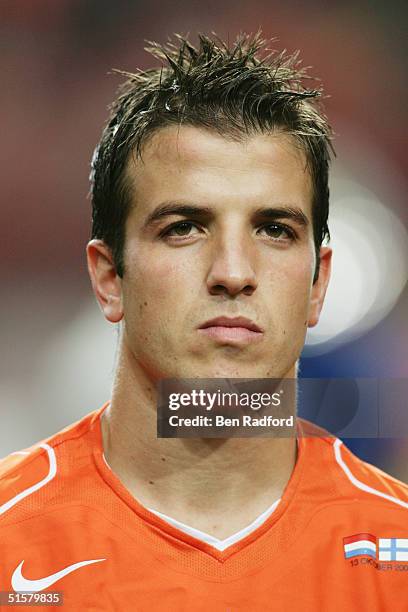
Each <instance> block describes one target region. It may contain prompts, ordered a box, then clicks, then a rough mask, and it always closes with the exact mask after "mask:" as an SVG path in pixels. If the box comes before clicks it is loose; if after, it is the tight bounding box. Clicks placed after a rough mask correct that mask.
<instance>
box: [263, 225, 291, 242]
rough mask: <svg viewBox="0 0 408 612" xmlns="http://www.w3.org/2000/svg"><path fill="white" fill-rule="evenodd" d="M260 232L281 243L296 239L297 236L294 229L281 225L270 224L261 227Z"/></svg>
mask: <svg viewBox="0 0 408 612" xmlns="http://www.w3.org/2000/svg"><path fill="white" fill-rule="evenodd" d="M259 231H265V233H266V235H267V237H268V238H271V239H272V240H276V241H279V242H283V241H287V240H295V239H296V234H295V232H294V231H293V230H292V228H290V227H288V226H287V225H282V224H281V223H269V224H268V225H264V226H263V227H261V228H260V230H259Z"/></svg>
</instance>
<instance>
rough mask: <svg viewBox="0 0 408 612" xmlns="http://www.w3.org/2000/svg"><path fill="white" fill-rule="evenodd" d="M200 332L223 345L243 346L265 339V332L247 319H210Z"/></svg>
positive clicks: (201, 327) (200, 328)
mask: <svg viewBox="0 0 408 612" xmlns="http://www.w3.org/2000/svg"><path fill="white" fill-rule="evenodd" d="M198 331H199V332H200V333H201V334H202V335H205V336H207V337H209V338H211V339H212V340H215V341H217V342H220V343H221V344H233V345H234V344H238V345H243V344H248V343H250V342H259V341H260V340H262V338H263V330H262V329H261V328H260V327H259V326H258V325H257V324H256V323H254V321H251V320H250V319H247V318H246V317H234V318H230V317H217V318H215V319H210V320H209V321H206V322H205V323H204V324H203V325H201V326H200V327H199V330H198Z"/></svg>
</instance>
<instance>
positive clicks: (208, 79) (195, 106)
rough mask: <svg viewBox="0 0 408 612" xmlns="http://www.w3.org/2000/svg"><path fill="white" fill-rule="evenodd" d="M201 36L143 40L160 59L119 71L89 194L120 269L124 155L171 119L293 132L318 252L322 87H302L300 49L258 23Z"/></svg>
mask: <svg viewBox="0 0 408 612" xmlns="http://www.w3.org/2000/svg"><path fill="white" fill-rule="evenodd" d="M198 40H199V44H198V46H197V48H196V47H194V46H193V45H192V44H191V42H190V41H189V40H188V39H187V38H186V37H183V36H180V35H178V34H176V35H175V38H174V42H172V41H171V39H170V40H169V41H168V42H167V43H165V44H163V45H160V44H158V43H155V42H150V41H147V42H148V46H147V47H145V49H146V51H148V52H150V53H151V54H152V55H153V56H154V57H155V58H158V59H160V60H161V62H162V64H163V65H162V66H161V67H158V68H152V69H149V70H145V71H142V70H138V71H137V72H136V73H129V72H123V71H117V72H119V73H121V74H123V75H124V76H125V77H126V78H127V80H126V81H125V82H124V83H123V85H121V87H120V89H119V92H118V97H117V99H116V100H115V101H114V102H113V104H112V105H111V107H110V117H109V120H108V123H107V125H106V126H105V128H104V130H103V133H102V138H101V140H100V143H99V145H98V146H97V148H96V149H95V153H94V157H93V160H92V172H91V184H92V185H91V194H92V238H100V239H102V240H104V242H105V243H106V244H107V245H108V246H109V247H110V248H111V250H112V254H113V258H114V262H115V265H116V270H117V273H118V274H119V275H120V276H123V274H124V261H123V250H124V242H125V223H126V218H127V215H128V213H129V209H130V205H131V193H130V186H129V184H128V182H127V179H126V165H127V162H128V159H129V156H130V155H131V154H132V153H134V154H136V156H141V155H142V148H143V144H144V143H145V141H146V138H147V136H149V135H151V134H152V133H153V132H154V131H156V130H158V129H159V128H161V127H164V126H167V125H171V124H177V125H181V124H183V125H191V126H197V127H205V128H208V129H211V130H214V131H216V132H217V133H219V134H221V135H222V136H224V137H226V138H232V139H243V138H245V137H246V136H248V135H252V134H255V133H259V132H261V133H265V132H272V131H273V130H275V129H280V130H283V131H285V132H286V133H288V134H290V135H292V136H293V137H294V138H295V139H296V141H297V142H298V143H299V145H300V146H301V147H302V149H303V150H304V152H305V154H306V159H307V163H308V167H309V170H310V173H311V177H312V182H313V192H314V196H313V230H314V241H315V246H316V253H317V256H318V253H319V247H320V245H321V243H322V241H323V240H324V238H325V237H327V238H329V230H328V225H327V219H328V210H329V190H328V169H329V162H330V150H332V146H331V129H330V126H329V125H328V122H327V119H326V117H325V115H324V114H323V112H322V110H321V109H320V107H319V105H318V103H317V98H318V97H319V96H320V95H321V93H322V90H321V89H320V88H315V89H307V88H306V87H305V85H304V82H305V80H306V79H308V78H309V76H308V74H307V71H306V70H305V69H304V68H302V67H301V65H300V62H299V60H298V53H295V54H293V55H288V54H287V53H286V52H285V51H283V52H277V51H273V50H271V49H269V48H268V47H267V46H266V44H267V43H266V41H265V40H263V38H262V36H261V32H258V33H256V34H255V35H248V34H240V35H239V36H238V37H237V39H236V40H235V42H234V43H232V44H231V45H228V44H226V43H225V42H223V41H222V40H220V39H219V38H218V37H217V36H216V35H215V34H214V35H213V37H212V38H210V37H208V36H206V35H204V34H200V35H199V37H198ZM317 259H318V257H317ZM317 272H318V264H317V266H316V273H317ZM316 277H317V274H315V278H316Z"/></svg>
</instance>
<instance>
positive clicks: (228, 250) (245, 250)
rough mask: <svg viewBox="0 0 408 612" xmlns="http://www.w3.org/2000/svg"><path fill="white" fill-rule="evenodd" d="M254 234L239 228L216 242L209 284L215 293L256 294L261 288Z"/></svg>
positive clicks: (211, 292)
mask: <svg viewBox="0 0 408 612" xmlns="http://www.w3.org/2000/svg"><path fill="white" fill-rule="evenodd" d="M252 247H253V245H251V244H250V238H249V237H244V236H241V237H240V236H238V235H237V233H236V232H231V233H229V235H228V236H224V237H223V239H222V240H221V241H218V242H217V243H215V244H214V247H213V255H212V262H211V267H210V270H209V273H208V276H207V287H208V291H209V293H210V294H211V295H227V296H230V297H233V296H236V295H238V294H240V293H242V294H244V295H252V293H253V292H254V291H255V289H256V288H257V278H256V274H255V269H254V263H255V262H254V258H255V253H254V252H253V248H252Z"/></svg>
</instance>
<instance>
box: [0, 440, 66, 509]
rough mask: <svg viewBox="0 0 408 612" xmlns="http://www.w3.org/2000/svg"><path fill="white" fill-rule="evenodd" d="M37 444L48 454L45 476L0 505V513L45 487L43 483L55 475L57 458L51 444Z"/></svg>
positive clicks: (46, 482)
mask: <svg viewBox="0 0 408 612" xmlns="http://www.w3.org/2000/svg"><path fill="white" fill-rule="evenodd" d="M39 446H40V447H41V448H43V449H44V450H45V451H46V452H47V454H48V460H49V462H50V469H49V472H48V474H47V476H46V477H45V478H43V480H40V482H37V483H36V484H34V485H32V486H31V487H29V488H28V489H25V490H24V491H21V493H19V494H18V495H16V496H15V497H13V498H12V499H10V500H9V501H8V502H6V503H5V504H3V505H2V506H0V515H2V514H4V513H5V512H7V510H10V508H12V507H13V506H15V505H16V504H18V502H20V501H21V500H22V499H24V498H25V497H28V496H29V495H31V493H35V491H38V490H39V489H41V488H42V487H45V485H46V484H48V483H49V482H50V481H51V480H52V479H53V478H54V477H55V474H56V473H57V460H56V457H55V452H54V449H53V448H51V446H49V445H48V444H39Z"/></svg>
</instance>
